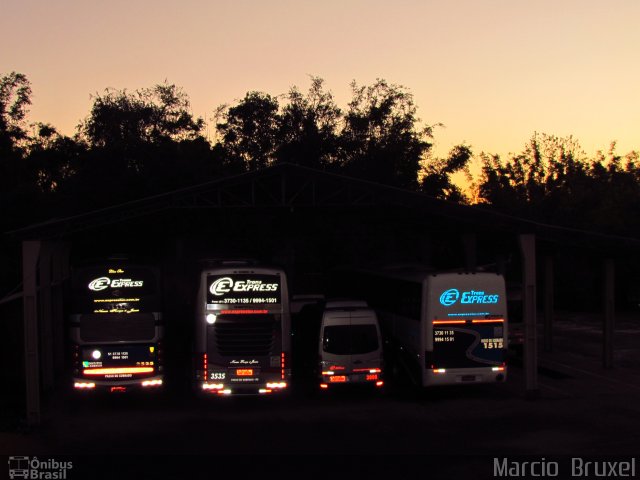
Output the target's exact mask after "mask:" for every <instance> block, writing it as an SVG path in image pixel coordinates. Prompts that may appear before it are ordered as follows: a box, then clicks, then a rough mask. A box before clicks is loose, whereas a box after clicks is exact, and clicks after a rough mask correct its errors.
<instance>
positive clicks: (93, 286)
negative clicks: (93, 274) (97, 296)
mask: <svg viewBox="0 0 640 480" xmlns="http://www.w3.org/2000/svg"><path fill="white" fill-rule="evenodd" d="M109 285H111V279H110V278H109V277H100V278H96V279H95V280H92V281H91V282H90V283H89V290H93V291H94V292H99V291H100V290H104V289H105V288H109Z"/></svg>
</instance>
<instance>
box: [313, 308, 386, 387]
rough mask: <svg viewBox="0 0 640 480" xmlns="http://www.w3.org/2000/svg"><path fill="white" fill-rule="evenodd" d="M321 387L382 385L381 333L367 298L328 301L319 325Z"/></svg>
mask: <svg viewBox="0 0 640 480" xmlns="http://www.w3.org/2000/svg"><path fill="white" fill-rule="evenodd" d="M318 351H319V359H320V365H319V367H320V369H319V372H320V388H323V389H327V388H329V386H331V385H340V384H342V385H344V384H370V385H375V386H376V387H382V385H383V384H384V383H383V380H382V366H383V365H382V364H383V361H382V337H381V335H380V326H379V324H378V318H377V316H376V313H375V311H374V310H373V309H371V308H369V306H368V305H367V303H366V302H364V301H357V300H338V301H329V302H327V303H326V305H325V309H324V313H323V315H322V323H321V325H320V343H319V349H318Z"/></svg>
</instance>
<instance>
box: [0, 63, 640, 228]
mask: <svg viewBox="0 0 640 480" xmlns="http://www.w3.org/2000/svg"><path fill="white" fill-rule="evenodd" d="M31 94H32V92H31V85H30V83H29V80H28V79H27V77H26V76H25V75H23V74H21V73H16V72H11V73H9V74H7V75H2V76H0V187H1V188H0V201H1V202H2V203H1V204H2V206H4V207H5V208H4V209H3V212H4V214H3V215H2V222H3V230H7V229H9V228H16V227H18V226H20V225H25V224H29V223H33V222H36V221H40V220H45V219H47V218H50V217H51V216H64V215H68V214H74V213H78V212H80V211H84V210H90V209H92V208H98V207H104V206H107V205H111V204H115V203H120V202H122V201H126V200H131V199H134V198H141V197H144V196H148V195H153V194H157V193H162V192H166V191H168V190H171V189H175V188H179V187H183V186H188V185H193V184H196V183H199V182H202V181H206V180H210V179H213V178H216V177H219V176H222V175H230V174H235V173H241V172H245V171H250V170H255V169H259V168H263V167H266V166H269V165H272V164H274V163H277V162H290V163H296V164H300V165H305V166H309V167H313V168H319V169H330V170H332V171H335V172H339V173H345V174H347V175H352V176H356V177H360V178H364V179H368V180H372V181H376V182H380V183H385V184H390V185H394V186H398V187H402V188H408V189H412V190H416V191H421V192H424V193H427V194H429V195H432V196H435V197H438V198H441V199H446V200H450V201H455V202H463V203H470V202H472V201H481V202H483V203H485V204H487V205H488V206H489V207H490V208H494V209H497V210H500V211H503V212H505V213H510V214H513V215H518V216H523V217H527V218H532V219H535V220H539V221H544V222H548V223H556V224H560V225H570V226H576V227H580V228H585V229H600V230H602V231H607V232H612V233H618V234H626V235H636V236H640V220H638V219H639V218H640V215H638V214H639V213H640V212H639V209H640V203H639V202H638V198H639V195H640V165H639V164H638V158H639V157H638V153H637V152H629V153H628V154H626V155H619V154H617V153H616V150H615V144H612V146H611V148H610V149H609V150H608V151H607V152H606V153H602V152H599V153H598V155H596V156H595V157H594V158H588V157H587V156H586V154H585V153H584V152H583V151H582V149H581V147H580V145H579V143H578V142H577V141H576V140H575V139H573V138H572V137H567V138H560V137H555V136H553V135H545V134H534V135H533V137H532V138H531V139H530V140H529V141H528V142H527V144H526V145H525V147H524V149H523V151H522V152H520V153H518V154H511V155H509V156H508V157H507V158H506V159H502V158H501V157H499V156H498V155H492V154H488V153H481V154H480V155H477V156H475V157H474V155H473V152H472V147H471V146H469V145H465V144H460V145H457V146H455V147H453V148H452V149H451V150H450V152H449V154H448V156H447V157H445V158H439V157H437V156H435V155H434V154H433V152H432V141H433V132H434V127H435V125H430V126H421V123H420V120H419V118H418V117H417V106H416V105H415V103H414V101H413V97H412V95H411V93H410V91H409V90H408V89H406V88H405V87H402V86H400V85H395V84H390V83H388V82H386V81H385V80H382V79H378V80H376V81H375V82H374V83H373V84H371V85H358V84H357V83H356V82H355V81H354V82H353V83H352V84H351V94H352V97H351V101H350V102H349V103H348V105H347V107H346V108H345V109H341V108H340V107H338V105H336V103H335V100H334V97H333V95H332V93H331V92H330V91H329V90H327V89H326V87H325V84H324V81H323V80H322V79H321V78H318V77H311V85H310V87H309V89H308V90H307V91H306V92H303V91H300V90H299V89H298V88H297V87H295V86H294V87H291V88H290V89H289V91H288V92H287V93H285V94H283V95H275V96H274V95H270V94H267V93H263V92H257V91H251V92H248V93H247V94H246V95H245V96H244V97H243V98H242V99H240V100H238V101H236V102H235V103H234V104H232V105H222V106H220V107H218V108H217V111H216V117H215V118H216V123H215V131H216V141H215V142H214V144H213V145H212V144H211V142H210V141H209V140H208V139H207V138H205V137H204V135H203V130H204V127H205V123H204V121H203V120H202V119H201V118H198V117H195V116H194V115H193V114H192V113H191V108H190V104H189V98H188V96H187V95H186V93H184V92H183V90H182V89H181V88H179V87H177V86H175V85H173V84H169V83H167V82H166V81H165V82H164V83H162V84H158V85H155V86H153V87H151V88H145V89H141V90H136V91H134V92H128V91H127V90H113V89H107V90H105V92H104V93H103V94H98V95H96V96H94V97H93V104H92V107H91V110H90V112H89V113H88V115H87V117H86V118H85V119H83V120H82V121H81V122H80V124H79V126H78V132H77V134H76V135H75V136H72V137H69V136H65V135H62V134H60V133H59V132H58V131H57V130H56V128H55V126H53V125H49V124H43V123H37V122H36V123H29V122H28V121H27V113H28V107H29V105H30V104H31ZM474 161H479V162H480V164H481V172H480V174H476V175H475V176H472V174H471V169H470V165H471V164H472V163H473V162H474ZM460 175H464V177H466V181H467V187H466V188H467V190H466V191H465V190H464V189H463V188H462V187H461V186H460V183H459V182H458V181H457V180H456V178H457V177H460ZM469 192H471V195H470V196H469V195H468V193H469ZM8 205H11V206H12V208H6V206H8Z"/></svg>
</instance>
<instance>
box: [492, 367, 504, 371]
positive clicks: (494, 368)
mask: <svg viewBox="0 0 640 480" xmlns="http://www.w3.org/2000/svg"><path fill="white" fill-rule="evenodd" d="M491 370H492V371H494V372H504V367H491Z"/></svg>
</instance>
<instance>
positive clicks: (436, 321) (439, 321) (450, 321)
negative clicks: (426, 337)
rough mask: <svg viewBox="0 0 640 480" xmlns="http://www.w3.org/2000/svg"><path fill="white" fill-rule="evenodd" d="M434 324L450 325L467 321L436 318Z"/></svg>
mask: <svg viewBox="0 0 640 480" xmlns="http://www.w3.org/2000/svg"><path fill="white" fill-rule="evenodd" d="M432 323H433V324H434V325H449V324H462V323H467V321H466V320H434V321H433V322H432Z"/></svg>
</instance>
